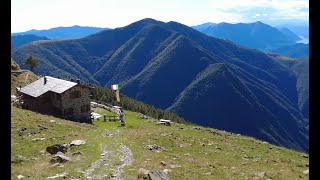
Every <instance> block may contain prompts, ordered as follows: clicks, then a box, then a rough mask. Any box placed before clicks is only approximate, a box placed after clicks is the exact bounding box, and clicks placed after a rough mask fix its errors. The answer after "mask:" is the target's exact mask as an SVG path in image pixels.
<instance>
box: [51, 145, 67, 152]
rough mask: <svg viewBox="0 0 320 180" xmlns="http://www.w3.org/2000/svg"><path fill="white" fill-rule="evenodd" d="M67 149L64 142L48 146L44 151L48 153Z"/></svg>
mask: <svg viewBox="0 0 320 180" xmlns="http://www.w3.org/2000/svg"><path fill="white" fill-rule="evenodd" d="M67 150H68V146H67V145H65V144H55V145H53V146H48V147H47V148H46V151H47V152H48V153H50V154H57V152H58V151H60V152H63V153H66V152H67Z"/></svg>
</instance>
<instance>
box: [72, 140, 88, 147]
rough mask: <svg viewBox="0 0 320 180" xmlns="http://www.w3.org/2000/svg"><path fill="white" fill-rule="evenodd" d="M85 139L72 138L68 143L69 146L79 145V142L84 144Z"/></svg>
mask: <svg viewBox="0 0 320 180" xmlns="http://www.w3.org/2000/svg"><path fill="white" fill-rule="evenodd" d="M85 143H86V141H85V140H74V141H72V142H71V143H70V146H80V145H81V144H85Z"/></svg>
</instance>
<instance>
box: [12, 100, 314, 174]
mask: <svg viewBox="0 0 320 180" xmlns="http://www.w3.org/2000/svg"><path fill="white" fill-rule="evenodd" d="M11 109H12V112H11V142H12V143H11V159H12V163H11V168H12V170H11V179H16V178H17V176H18V175H23V176H25V177H26V178H27V179H45V178H47V177H48V176H53V175H55V174H58V173H63V172H66V173H68V174H67V175H66V178H67V179H72V178H75V179H77V178H78V179H79V178H80V179H85V177H84V174H83V172H85V171H86V170H87V169H88V168H89V167H90V165H91V164H92V163H93V162H95V161H97V160H98V159H100V154H101V149H105V150H107V151H108V160H107V161H104V162H103V163H102V164H101V165H100V166H99V167H98V168H96V169H95V170H94V171H93V173H92V174H91V177H92V178H96V179H103V178H102V177H104V178H105V179H109V178H110V177H111V175H112V171H113V169H115V168H117V166H119V165H120V164H121V161H120V158H119V157H120V155H121V153H119V152H118V149H119V147H120V144H123V145H125V146H126V147H128V148H129V149H130V150H131V151H132V154H133V155H132V156H133V157H132V158H133V161H132V164H131V165H129V166H125V168H124V172H123V173H122V174H121V178H122V179H137V174H138V169H139V168H145V169H148V170H164V169H168V170H172V172H169V173H168V175H167V176H168V177H169V178H171V179H252V178H254V177H259V176H258V174H257V173H260V172H265V175H264V177H263V178H262V177H260V179H268V178H270V179H308V178H309V176H308V175H306V174H304V173H303V171H304V170H307V169H308V167H306V164H307V163H309V159H308V158H305V157H302V155H304V154H303V153H300V152H296V151H292V150H288V149H285V148H281V147H277V146H273V145H270V144H266V143H263V142H261V141H258V140H256V139H254V138H249V137H246V136H242V135H237V134H232V133H228V132H225V131H219V130H215V129H211V128H202V127H200V128H198V129H196V128H193V126H192V125H183V124H178V123H174V124H172V126H163V125H156V123H155V122H149V121H148V120H142V119H140V116H139V114H138V113H135V112H130V111H125V122H126V127H125V128H124V127H121V126H120V123H119V122H104V121H103V119H102V118H101V119H100V120H99V121H98V120H95V121H94V122H93V124H92V125H89V124H83V123H77V122H72V121H67V120H63V119H58V118H55V117H52V116H46V115H42V114H39V113H35V112H32V111H28V110H23V109H20V108H17V107H14V106H11ZM94 110H95V112H98V113H101V114H107V115H111V113H110V112H107V111H105V110H104V109H100V108H99V109H94ZM50 120H54V121H55V122H50ZM39 125H42V126H45V127H47V128H48V129H43V130H41V127H39ZM20 128H26V130H25V131H23V132H22V133H20V134H21V136H19V133H18V130H19V129H20ZM107 134H108V135H109V137H108V136H107ZM110 134H112V135H110ZM34 138H45V139H44V140H38V141H36V140H32V139H34ZM77 139H82V140H85V141H86V144H84V145H80V146H73V147H71V148H70V149H69V150H68V152H67V153H66V155H67V156H68V157H71V158H72V161H71V162H67V163H64V164H63V165H64V166H63V167H59V166H55V167H52V164H50V163H49V161H50V158H51V157H52V155H49V154H48V153H47V152H45V153H44V154H43V155H42V153H41V152H40V151H43V150H44V151H45V149H46V147H47V146H50V145H54V144H58V143H70V142H71V141H72V140H77ZM153 144H156V145H158V146H161V147H162V148H163V149H164V150H165V151H160V152H156V151H154V150H148V149H146V148H145V146H146V145H153ZM76 151H80V152H82V155H80V156H72V153H73V152H76ZM18 155H21V156H23V157H24V158H25V160H24V161H22V162H19V161H18V160H17V158H16V156H18ZM14 160H16V161H15V162H13V161H14ZM161 161H164V164H165V165H163V164H161ZM105 164H106V165H105Z"/></svg>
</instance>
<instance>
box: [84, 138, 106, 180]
mask: <svg viewBox="0 0 320 180" xmlns="http://www.w3.org/2000/svg"><path fill="white" fill-rule="evenodd" d="M100 151H101V155H100V159H98V160H96V161H94V162H93V163H92V164H91V166H90V167H89V168H88V169H87V170H86V171H85V174H84V177H85V179H92V178H91V177H90V175H91V174H92V173H93V171H94V169H96V168H99V167H100V166H101V164H102V163H103V162H104V161H106V160H108V151H107V148H106V146H105V145H104V144H100Z"/></svg>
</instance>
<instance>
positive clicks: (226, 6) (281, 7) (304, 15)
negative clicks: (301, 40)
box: [210, 0, 309, 22]
mask: <svg viewBox="0 0 320 180" xmlns="http://www.w3.org/2000/svg"><path fill="white" fill-rule="evenodd" d="M210 7H211V8H212V11H215V12H217V14H223V15H224V16H226V17H232V16H233V17H237V18H236V19H241V20H242V21H252V20H256V19H257V18H263V19H264V20H265V19H279V20H281V19H300V20H308V19H309V1H307V0H241V1H235V0H223V1H221V0H213V1H211V2H210ZM252 18H253V19H252ZM263 19H262V20H263ZM230 20H231V19H230ZM230 20H229V19H227V20H226V21H227V22H232V21H230Z"/></svg>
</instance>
